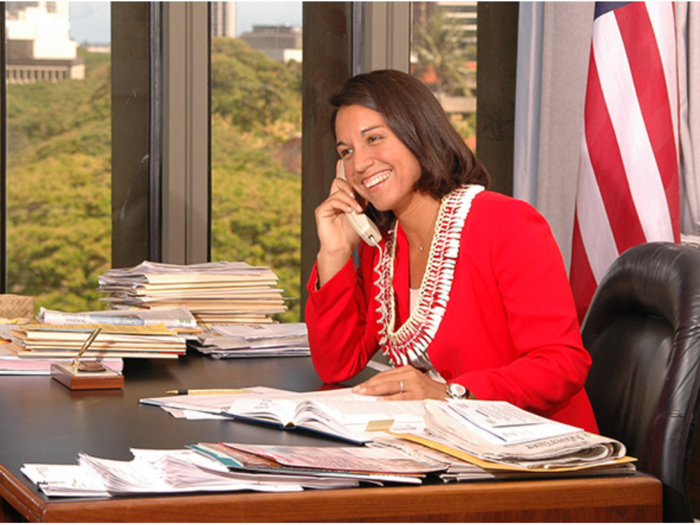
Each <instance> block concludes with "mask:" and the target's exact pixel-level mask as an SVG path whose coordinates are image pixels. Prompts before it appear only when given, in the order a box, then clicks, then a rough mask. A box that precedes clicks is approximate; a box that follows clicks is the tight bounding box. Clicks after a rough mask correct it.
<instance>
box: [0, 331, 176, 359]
mask: <svg viewBox="0 0 700 525" xmlns="http://www.w3.org/2000/svg"><path fill="white" fill-rule="evenodd" d="M98 326H99V327H100V328H101V329H102V330H101V332H100V333H99V335H98V336H97V337H96V338H95V340H94V341H93V342H92V344H91V345H90V348H89V349H88V350H87V351H86V352H85V353H84V354H83V358H86V359H89V358H123V357H150V358H177V356H179V355H184V354H185V353H186V350H187V341H186V339H185V338H184V337H183V336H181V335H178V334H177V333H175V332H173V331H172V330H169V329H168V328H166V327H165V326H164V325H162V324H156V325H146V326H129V325H127V326H119V325H95V324H87V325H46V324H28V325H18V326H17V328H16V329H15V330H13V331H12V332H11V334H12V343H9V344H7V345H5V346H6V348H7V349H8V350H9V351H10V352H12V353H14V354H15V355H17V356H18V357H19V358H21V359H44V360H46V359H70V358H71V357H75V356H76V355H77V353H78V352H79V351H80V349H81V347H82V346H83V344H84V343H85V342H86V340H87V338H88V337H89V336H90V334H91V333H92V331H93V330H94V329H95V328H96V327H98Z"/></svg>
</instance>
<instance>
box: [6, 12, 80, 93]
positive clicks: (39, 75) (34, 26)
mask: <svg viewBox="0 0 700 525" xmlns="http://www.w3.org/2000/svg"><path fill="white" fill-rule="evenodd" d="M5 6H6V22H5V31H6V38H7V73H6V74H7V81H8V83H30V82H38V81H41V80H49V81H57V80H64V79H83V78H85V64H84V63H83V61H82V59H81V58H78V57H77V54H78V53H77V50H78V43H77V42H74V41H73V40H71V39H70V21H69V13H68V2H6V4H5Z"/></svg>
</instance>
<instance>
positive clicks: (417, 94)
mask: <svg viewBox="0 0 700 525" xmlns="http://www.w3.org/2000/svg"><path fill="white" fill-rule="evenodd" d="M330 103H331V104H332V105H333V108H334V111H333V116H332V121H331V123H332V126H333V132H334V133H335V121H336V117H337V115H338V111H339V110H340V108H342V107H345V106H352V105H359V106H364V107H366V108H369V109H371V110H373V111H376V112H378V113H380V114H381V115H382V117H383V118H384V120H385V121H386V123H387V125H388V126H389V128H390V129H391V130H392V131H393V132H394V134H395V135H396V136H397V137H398V138H399V140H400V141H401V142H403V143H404V144H405V145H406V147H407V148H408V149H409V150H410V151H411V153H413V155H414V156H415V157H416V159H418V162H419V163H420V165H421V168H422V174H421V177H420V178H419V179H418V181H417V182H416V185H415V190H416V191H419V192H421V193H425V194H428V195H431V196H433V197H435V198H436V199H438V200H440V199H442V198H443V197H444V196H445V195H447V194H448V193H450V192H452V191H454V190H455V189H457V188H458V187H459V186H462V185H463V184H482V185H483V186H486V187H488V185H489V175H488V173H487V171H486V169H485V168H484V166H483V165H482V164H481V162H480V161H479V160H478V159H477V158H476V156H475V155H474V153H473V152H472V151H471V150H470V149H469V147H468V146H467V145H466V144H465V143H464V140H463V139H462V137H460V136H459V134H458V133H457V131H456V130H455V129H454V127H452V124H451V123H450V120H449V118H448V117H447V115H446V114H445V111H444V110H443V109H442V106H440V103H439V102H438V101H437V99H436V98H435V95H433V93H432V92H431V91H430V89H428V87H427V86H426V85H425V84H423V83H422V82H421V81H420V80H418V79H417V78H415V77H413V76H411V75H409V74H407V73H403V72H401V71H396V70H391V69H385V70H379V71H372V72H371V73H363V74H361V75H357V76H355V77H353V78H351V79H350V80H348V81H347V82H346V83H345V85H344V86H343V89H342V90H341V91H340V93H338V94H337V95H335V96H334V97H333V98H331V100H330ZM367 212H368V214H369V215H370V216H372V218H374V219H375V221H376V222H377V223H378V225H379V227H380V228H382V229H386V228H388V227H389V226H390V224H391V223H392V222H393V221H394V216H393V214H392V213H391V212H379V211H378V210H376V209H375V208H374V207H373V206H372V205H369V206H368V210H367Z"/></svg>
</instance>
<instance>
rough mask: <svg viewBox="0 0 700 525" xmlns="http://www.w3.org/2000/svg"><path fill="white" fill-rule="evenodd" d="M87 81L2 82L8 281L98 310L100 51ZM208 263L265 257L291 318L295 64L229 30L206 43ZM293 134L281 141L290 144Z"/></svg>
mask: <svg viewBox="0 0 700 525" xmlns="http://www.w3.org/2000/svg"><path fill="white" fill-rule="evenodd" d="M81 55H82V56H83V57H84V58H85V63H86V66H87V78H86V79H85V80H69V81H62V82H57V83H51V82H39V83H36V84H28V85H10V86H8V93H7V97H8V133H9V150H10V155H9V157H8V185H7V186H8V190H7V191H8V209H7V215H8V226H7V233H8V241H7V244H8V282H9V283H10V284H9V290H8V291H10V292H12V293H19V294H26V295H33V296H34V297H35V299H36V304H37V306H44V307H47V308H55V309H63V310H68V311H80V310H98V309H103V308H105V307H106V304H105V303H104V302H103V301H100V298H101V297H102V296H103V295H102V294H101V293H99V292H98V291H97V278H98V276H99V275H100V274H101V273H102V272H103V271H104V270H106V269H108V268H109V267H110V266H111V264H110V259H111V257H110V250H111V234H110V231H111V193H110V186H111V122H110V114H111V96H110V85H111V84H110V63H109V55H104V54H95V53H88V52H86V51H84V50H81ZM212 69H213V71H214V75H213V79H214V82H213V85H212V112H213V118H212V128H213V141H214V144H213V145H212V173H213V177H212V178H213V183H212V185H213V189H212V196H213V197H212V198H213V209H214V211H213V216H212V229H213V237H214V246H213V250H212V259H213V260H241V261H245V262H248V263H250V264H255V265H267V266H269V267H270V268H271V269H272V270H273V271H274V272H275V273H276V274H277V275H278V277H279V279H280V282H279V284H280V287H281V288H283V289H284V292H285V293H284V295H285V297H289V298H290V300H289V307H290V309H289V311H288V312H287V313H285V314H282V315H280V316H279V318H280V319H284V320H297V319H298V318H299V304H298V297H299V281H300V277H299V272H300V224H299V218H300V216H301V212H300V210H301V180H300V176H299V175H300V174H299V171H298V169H291V168H289V167H285V162H284V161H283V158H282V157H283V156H282V155H281V151H282V150H283V149H284V148H285V147H286V146H288V145H289V144H290V143H294V141H295V140H296V139H298V136H299V134H300V130H301V93H300V74H299V71H300V70H299V67H298V65H295V64H289V65H284V64H279V63H277V62H275V61H273V60H270V59H269V58H268V57H267V56H265V55H264V54H262V53H259V52H257V51H254V50H252V49H250V48H249V47H248V45H247V44H245V43H244V42H242V41H238V40H235V39H214V40H213V42H212ZM290 139H291V141H290Z"/></svg>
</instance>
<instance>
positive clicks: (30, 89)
mask: <svg viewBox="0 0 700 525" xmlns="http://www.w3.org/2000/svg"><path fill="white" fill-rule="evenodd" d="M81 17H90V18H91V19H92V21H91V22H90V23H91V24H92V29H96V28H97V27H98V26H101V29H102V33H100V34H101V38H100V40H99V41H98V40H95V39H93V37H92V36H90V37H89V38H88V37H85V38H82V37H81V33H80V31H79V26H80V24H79V23H78V22H76V21H77V20H79V19H80V18H81ZM5 22H6V25H5V36H6V41H5V53H6V55H5V56H6V83H7V92H6V93H7V95H6V96H7V98H6V104H7V106H6V107H7V160H6V188H7V189H6V214H7V223H6V239H7V241H6V245H7V247H6V257H7V261H6V274H7V277H6V279H7V283H6V291H7V292H9V293H18V294H24V295H33V296H35V299H36V303H37V304H38V305H42V306H46V307H48V308H60V309H76V310H77V309H80V310H88V309H100V308H102V306H101V304H100V303H99V302H98V293H97V276H98V274H99V273H100V272H101V271H102V270H104V269H107V268H108V267H109V266H110V253H111V245H110V239H111V201H110V199H111V193H110V180H111V179H110V175H111V165H110V159H111V151H110V147H111V129H110V113H111V99H110V96H111V91H110V48H109V44H110V40H109V38H110V33H109V4H107V3H104V4H103V3H82V2H76V3H69V2H8V3H6V4H5ZM76 30H77V32H76Z"/></svg>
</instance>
